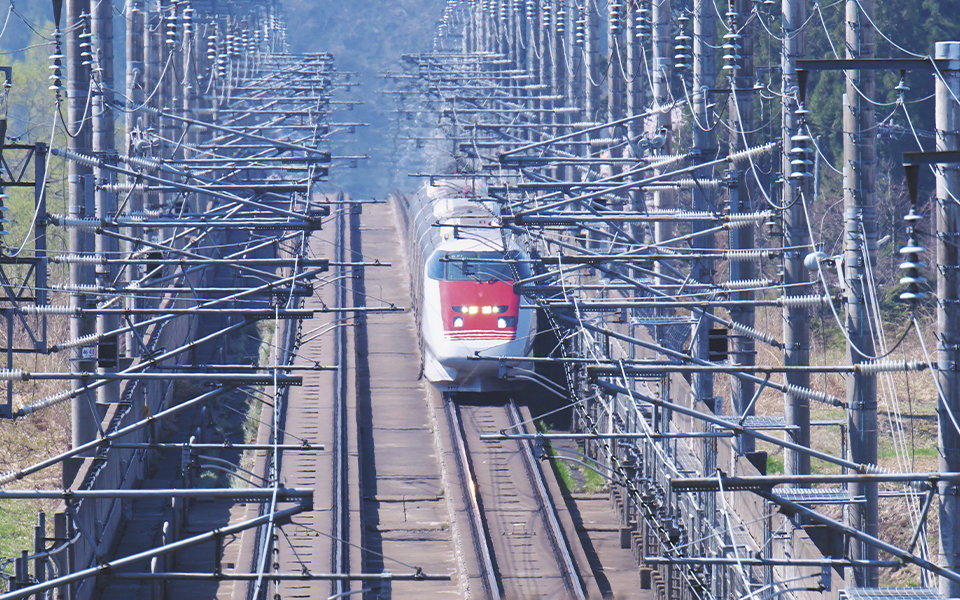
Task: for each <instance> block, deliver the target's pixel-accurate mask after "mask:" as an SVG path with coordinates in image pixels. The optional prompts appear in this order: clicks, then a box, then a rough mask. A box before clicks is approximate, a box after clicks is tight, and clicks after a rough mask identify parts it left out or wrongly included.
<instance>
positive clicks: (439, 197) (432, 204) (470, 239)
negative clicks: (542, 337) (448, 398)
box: [395, 178, 537, 392]
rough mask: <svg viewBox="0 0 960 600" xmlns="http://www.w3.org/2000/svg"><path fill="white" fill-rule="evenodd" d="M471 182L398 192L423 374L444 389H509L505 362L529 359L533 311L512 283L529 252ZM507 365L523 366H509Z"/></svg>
mask: <svg viewBox="0 0 960 600" xmlns="http://www.w3.org/2000/svg"><path fill="white" fill-rule="evenodd" d="M484 195H485V187H484V186H483V184H482V182H480V181H478V180H476V179H475V178H462V179H442V180H439V179H438V180H435V181H432V182H429V183H427V184H425V185H423V186H422V187H421V188H420V189H419V190H418V191H417V192H416V193H415V194H412V195H397V196H395V198H397V200H398V204H399V210H400V212H401V214H402V215H403V218H404V224H405V226H406V229H407V232H406V236H405V237H406V239H407V247H408V253H409V259H410V264H411V273H412V284H411V285H412V287H413V289H412V292H413V296H414V305H415V310H416V316H417V324H418V326H419V329H420V333H421V337H420V342H421V351H422V353H421V357H422V363H421V364H422V374H423V377H424V378H426V379H427V380H428V381H429V382H430V383H432V384H433V385H434V387H436V388H437V389H439V390H441V391H443V392H492V391H504V390H511V389H514V388H516V387H517V386H518V379H516V378H511V377H509V370H510V369H508V368H505V364H507V363H505V361H500V360H496V359H498V358H504V357H511V358H516V357H527V356H529V355H530V353H531V350H532V347H533V341H534V337H535V335H536V328H537V323H536V309H535V307H534V306H533V305H532V304H531V303H530V302H529V300H528V299H527V298H525V297H524V296H522V295H520V294H518V293H517V292H516V291H515V289H514V283H515V282H517V281H519V280H521V279H523V278H525V277H527V276H529V273H528V270H529V264H530V263H529V261H528V260H527V259H528V258H529V256H528V254H527V253H526V252H525V251H524V250H523V249H522V248H521V246H520V245H519V243H518V241H517V240H516V239H514V238H513V236H510V235H509V234H506V235H505V234H504V233H503V231H502V229H501V228H500V227H499V224H498V217H499V212H498V211H499V208H498V205H497V204H496V203H495V202H491V201H484V200H483V198H484ZM509 365H510V366H511V367H514V368H516V367H519V368H523V367H529V364H525V363H524V362H522V361H519V362H518V361H509Z"/></svg>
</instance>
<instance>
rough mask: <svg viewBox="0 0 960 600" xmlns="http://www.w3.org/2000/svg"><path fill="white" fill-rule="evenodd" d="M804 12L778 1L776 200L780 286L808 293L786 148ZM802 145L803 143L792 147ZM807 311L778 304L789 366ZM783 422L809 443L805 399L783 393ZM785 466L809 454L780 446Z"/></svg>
mask: <svg viewBox="0 0 960 600" xmlns="http://www.w3.org/2000/svg"><path fill="white" fill-rule="evenodd" d="M805 16H806V9H805V3H804V2H802V1H801V0H783V17H782V18H783V53H782V55H781V57H780V69H781V91H782V93H783V110H782V121H781V124H782V130H781V136H782V138H783V155H782V169H781V172H782V174H783V183H782V188H781V189H782V190H783V193H782V194H781V198H780V202H781V204H782V205H784V206H785V207H786V208H785V209H784V210H783V245H784V247H785V248H787V250H785V251H784V253H783V285H784V290H785V292H784V293H785V294H793V295H799V294H804V293H807V292H808V290H807V288H806V286H803V285H802V284H805V283H809V281H810V280H809V275H808V273H807V271H806V270H805V268H804V266H803V259H804V256H805V254H806V251H805V250H804V249H805V248H807V247H808V246H809V244H810V236H809V234H808V232H807V220H806V216H805V214H804V206H803V199H802V198H801V195H802V194H803V193H804V189H805V187H806V186H805V185H804V182H805V181H806V178H807V176H808V173H807V172H806V169H805V168H804V167H803V166H802V165H798V166H797V167H796V168H794V166H793V165H791V161H792V160H793V158H794V155H793V154H792V153H791V150H792V149H793V148H794V146H795V144H796V142H798V141H801V140H800V139H797V138H802V137H803V134H802V132H801V130H800V115H798V114H797V109H798V108H799V106H798V92H799V85H798V81H797V66H796V61H797V58H798V57H800V56H802V55H803V52H804V34H803V32H802V30H801V28H802V26H803V22H804V18H805ZM797 147H798V148H801V147H803V146H797ZM809 318H810V314H809V311H808V310H807V309H806V308H801V307H797V306H785V307H784V309H783V364H784V365H785V366H788V367H794V366H805V365H807V364H809V363H810V327H809V323H808V321H809ZM786 380H787V383H788V384H792V385H795V386H799V387H804V388H806V387H809V383H810V375H809V374H808V373H805V372H792V373H788V374H787V376H786ZM784 404H785V407H784V408H785V410H784V412H785V414H786V423H787V425H788V426H789V427H791V428H792V429H788V434H787V435H789V436H791V437H792V438H793V442H795V443H797V444H800V445H803V446H809V445H810V401H809V400H808V399H807V398H804V397H801V396H799V395H796V394H791V393H789V392H788V393H786V394H784ZM783 462H784V469H785V470H786V472H787V473H789V474H795V475H801V474H805V473H809V472H810V457H809V456H808V455H807V454H804V453H803V452H795V451H792V450H788V449H784V461H783Z"/></svg>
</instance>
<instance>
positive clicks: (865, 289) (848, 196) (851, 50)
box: [843, 0, 879, 587]
mask: <svg viewBox="0 0 960 600" xmlns="http://www.w3.org/2000/svg"><path fill="white" fill-rule="evenodd" d="M873 6H874V0H848V1H847V4H846V47H847V51H846V58H848V59H853V58H873V57H874V56H875V54H876V52H875V46H874V31H873V25H872V24H871V23H870V20H869V19H866V18H861V14H860V10H861V8H862V10H863V11H865V12H866V13H867V14H871V13H873ZM845 76H846V77H845V78H846V93H845V94H844V102H843V215H844V234H843V242H844V248H843V250H844V261H843V270H844V280H845V282H846V283H845V288H846V289H845V290H844V291H845V293H846V299H847V302H846V329H847V336H848V341H847V361H848V362H849V364H857V363H861V362H865V361H869V360H871V359H872V357H873V356H874V355H875V354H876V352H875V350H874V342H873V333H872V332H871V327H870V322H871V319H870V315H871V310H872V309H871V306H872V305H873V302H874V290H873V286H872V285H870V280H869V279H868V278H867V272H868V270H869V269H870V268H871V263H872V261H873V255H874V253H875V252H876V244H877V216H876V205H877V198H876V191H875V189H874V180H875V178H876V165H877V138H876V133H875V129H874V125H875V123H874V121H875V119H874V110H873V105H872V104H871V103H870V102H867V101H865V100H864V99H863V97H862V96H861V93H862V94H865V95H866V96H867V97H868V98H872V97H873V95H874V93H873V92H874V76H873V71H871V70H869V69H867V70H863V71H846V72H845ZM858 90H859V92H858ZM847 402H848V404H849V405H850V411H849V413H848V414H849V427H848V431H849V435H850V459H851V460H853V461H854V462H858V463H861V464H876V463H877V376H876V375H865V374H858V373H853V374H849V375H847ZM850 491H851V492H852V493H853V495H854V496H863V497H864V499H865V502H864V503H863V504H861V505H855V506H856V509H855V510H853V511H852V516H853V526H854V527H856V528H857V529H859V530H861V531H863V532H864V533H866V534H868V535H872V536H876V535H877V533H878V531H879V525H878V522H877V519H878V515H877V484H875V483H868V484H865V483H854V484H852V485H851V486H850ZM851 550H852V558H857V559H862V560H876V559H877V558H878V555H877V549H876V548H875V547H874V546H871V545H870V544H864V543H863V542H859V543H856V542H855V543H853V547H852V548H851ZM853 573H854V579H855V581H856V583H857V585H858V586H860V587H876V586H877V585H878V584H879V574H878V570H877V568H876V567H859V568H855V569H854V570H853Z"/></svg>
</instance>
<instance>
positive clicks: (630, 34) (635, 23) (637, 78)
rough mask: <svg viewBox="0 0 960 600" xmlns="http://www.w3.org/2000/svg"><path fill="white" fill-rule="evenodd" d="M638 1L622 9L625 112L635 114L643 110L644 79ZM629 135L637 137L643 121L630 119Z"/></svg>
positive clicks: (641, 129) (629, 3)
mask: <svg viewBox="0 0 960 600" xmlns="http://www.w3.org/2000/svg"><path fill="white" fill-rule="evenodd" d="M638 4H639V2H634V1H632V0H629V1H628V2H627V3H626V6H625V8H624V10H625V11H626V13H627V14H626V30H625V32H624V38H625V40H624V44H623V46H624V57H625V60H624V67H625V68H626V71H627V77H628V80H627V82H626V88H627V89H626V95H627V98H626V100H627V114H628V115H635V114H638V113H640V112H642V111H643V89H644V83H645V82H644V80H643V77H641V75H640V69H641V67H642V65H641V63H640V58H641V52H642V48H641V46H640V38H639V34H640V9H639V6H638ZM627 130H628V131H629V132H630V137H632V138H637V137H638V136H639V135H640V134H641V133H643V123H642V122H641V121H640V119H634V120H633V121H630V124H629V125H628V126H627Z"/></svg>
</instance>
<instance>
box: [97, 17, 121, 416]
mask: <svg viewBox="0 0 960 600" xmlns="http://www.w3.org/2000/svg"><path fill="white" fill-rule="evenodd" d="M91 8H92V10H93V14H92V15H91V33H92V34H93V51H94V64H95V65H96V66H97V68H98V72H97V73H96V74H95V75H94V76H95V77H96V78H97V79H98V80H99V81H100V86H99V87H98V88H97V90H96V93H94V95H93V151H94V152H96V153H101V154H103V155H104V156H106V157H108V158H107V160H110V161H113V160H114V159H113V158H110V157H114V156H116V153H117V147H116V140H115V138H114V135H115V132H116V126H115V124H114V119H115V118H114V110H113V108H112V105H113V104H114V103H115V100H114V98H113V92H112V90H114V89H115V88H116V82H115V78H114V75H113V1H112V0H100V1H99V2H96V3H94V4H93V5H92V6H91ZM94 174H95V177H96V180H97V182H98V183H101V184H108V183H113V182H114V181H115V180H116V176H115V175H114V174H113V173H111V172H110V171H107V170H104V169H96V170H95V171H94ZM96 204H97V216H99V217H101V218H104V217H112V216H113V215H115V214H116V212H117V196H116V194H115V193H113V192H109V191H106V190H104V189H100V188H98V189H97V192H96ZM96 249H97V253H98V254H102V255H105V256H108V257H116V256H118V254H119V252H120V244H119V241H118V240H117V239H116V238H114V237H112V236H107V235H98V236H96ZM118 273H119V268H118V267H116V266H110V265H100V266H98V267H97V280H98V283H101V284H104V285H110V284H111V283H112V282H113V281H114V280H115V279H116V278H117V275H118ZM119 323H120V318H119V316H118V315H102V316H100V317H98V318H97V333H100V334H102V333H104V332H107V331H113V330H114V329H117V328H118V326H119ZM101 354H112V355H113V359H114V363H113V364H110V362H109V361H107V362H103V364H102V365H101V366H102V367H103V368H104V369H106V370H108V371H113V370H116V360H117V358H119V340H118V339H117V336H113V338H112V339H110V340H103V341H102V342H101ZM97 400H98V401H99V402H102V403H104V404H106V403H109V402H118V401H119V400H120V382H119V381H111V382H110V383H107V384H106V385H104V386H102V387H100V388H99V389H98V390H97Z"/></svg>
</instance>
